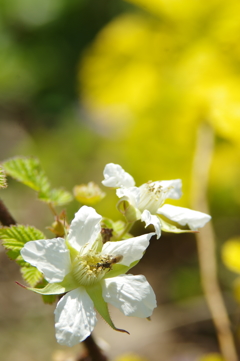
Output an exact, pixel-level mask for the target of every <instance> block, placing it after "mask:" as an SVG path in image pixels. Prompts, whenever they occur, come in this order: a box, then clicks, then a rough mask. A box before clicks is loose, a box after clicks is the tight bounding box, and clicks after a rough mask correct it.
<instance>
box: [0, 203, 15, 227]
mask: <svg viewBox="0 0 240 361" xmlns="http://www.w3.org/2000/svg"><path fill="white" fill-rule="evenodd" d="M0 223H2V225H3V226H7V227H9V226H11V225H12V224H17V222H16V221H15V219H14V218H13V217H12V215H11V213H10V212H9V210H8V209H7V207H6V206H5V204H4V203H3V201H2V200H1V199H0Z"/></svg>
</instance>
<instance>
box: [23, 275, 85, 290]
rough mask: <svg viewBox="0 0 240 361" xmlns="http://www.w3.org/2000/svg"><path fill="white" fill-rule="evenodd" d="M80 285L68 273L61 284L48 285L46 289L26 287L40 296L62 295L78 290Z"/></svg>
mask: <svg viewBox="0 0 240 361" xmlns="http://www.w3.org/2000/svg"><path fill="white" fill-rule="evenodd" d="M78 287H79V285H78V283H77V282H76V281H75V280H74V279H73V277H72V274H71V273H68V274H67V275H66V276H65V278H64V280H63V281H62V282H59V283H48V284H47V285H46V286H45V287H44V288H31V287H26V288H27V289H28V290H30V291H33V292H35V293H39V294H40V295H61V294H63V293H66V292H69V291H72V290H74V289H76V288H78Z"/></svg>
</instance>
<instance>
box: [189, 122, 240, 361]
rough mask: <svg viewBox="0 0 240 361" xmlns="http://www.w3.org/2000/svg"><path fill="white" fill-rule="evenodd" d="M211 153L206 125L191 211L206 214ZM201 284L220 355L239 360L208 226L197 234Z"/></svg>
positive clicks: (210, 136) (199, 145)
mask: <svg viewBox="0 0 240 361" xmlns="http://www.w3.org/2000/svg"><path fill="white" fill-rule="evenodd" d="M213 152H214V133H213V130H212V128H211V127H210V126H209V125H208V124H204V123H203V124H202V125H201V126H200V128H199V134H198V138H197V147H196V152H195V158H194V164H193V173H192V196H191V199H192V208H194V209H197V210H199V211H202V212H205V213H209V209H208V202H207V188H208V178H209V169H210V165H211V160H212V156H213ZM196 237H197V246H198V256H199V264H200V273H201V282H202V287H203V290H204V293H205V297H206V300H207V303H208V307H209V309H210V312H211V315H212V319H213V322H214V325H215V328H216V331H217V337H218V341H219V346H220V350H221V353H222V355H223V357H224V359H225V360H226V361H237V360H238V356H237V353H236V348H235V345H234V340H233V335H232V333H231V329H230V322H229V318H228V314H227V311H226V307H225V304H224V301H223V297H222V294H221V290H220V287H219V283H218V279H217V264H216V255H215V234H214V230H213V227H212V224H211V222H209V223H207V224H206V226H205V227H204V228H203V229H202V230H201V231H200V232H199V233H198V234H196Z"/></svg>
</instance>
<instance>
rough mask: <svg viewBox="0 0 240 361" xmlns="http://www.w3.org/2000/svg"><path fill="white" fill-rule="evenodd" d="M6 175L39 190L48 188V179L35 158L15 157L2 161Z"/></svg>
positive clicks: (44, 190)
mask: <svg viewBox="0 0 240 361" xmlns="http://www.w3.org/2000/svg"><path fill="white" fill-rule="evenodd" d="M3 167H4V169H5V171H6V173H7V175H9V176H11V177H12V178H14V179H16V180H17V181H19V182H21V183H23V184H25V185H27V186H28V187H30V188H32V189H34V190H35V191H37V192H39V191H42V192H46V191H47V190H48V189H49V188H50V184H49V182H48V179H47V177H46V175H45V173H44V171H43V169H42V168H41V165H40V163H39V160H38V159H36V158H25V157H15V158H12V159H9V160H7V161H5V162H4V163H3Z"/></svg>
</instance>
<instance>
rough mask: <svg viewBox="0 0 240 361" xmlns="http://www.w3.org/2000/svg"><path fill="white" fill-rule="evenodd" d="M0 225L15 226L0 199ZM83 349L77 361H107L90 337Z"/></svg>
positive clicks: (13, 220)
mask: <svg viewBox="0 0 240 361" xmlns="http://www.w3.org/2000/svg"><path fill="white" fill-rule="evenodd" d="M0 223H1V224H2V225H3V226H7V227H10V226H11V225H13V224H17V222H16V221H15V219H14V218H13V217H12V215H11V213H10V212H9V210H8V209H7V207H6V206H5V204H4V203H3V201H2V200H1V199H0ZM83 343H84V346H85V348H86V349H87V355H86V356H84V357H82V356H80V357H79V359H78V361H107V357H106V356H105V355H103V353H102V351H101V349H100V348H99V347H98V345H97V344H96V342H95V341H94V338H93V337H92V335H90V336H89V337H88V338H86V340H85V341H83Z"/></svg>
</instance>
